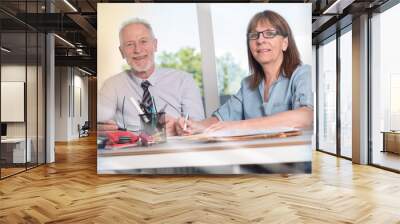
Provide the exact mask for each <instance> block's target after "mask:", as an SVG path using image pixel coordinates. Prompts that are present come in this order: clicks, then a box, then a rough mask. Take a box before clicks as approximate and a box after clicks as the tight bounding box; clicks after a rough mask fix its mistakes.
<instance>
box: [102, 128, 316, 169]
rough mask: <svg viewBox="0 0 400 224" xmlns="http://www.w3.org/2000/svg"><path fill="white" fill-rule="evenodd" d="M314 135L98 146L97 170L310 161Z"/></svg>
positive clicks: (308, 133) (174, 138) (180, 139)
mask: <svg viewBox="0 0 400 224" xmlns="http://www.w3.org/2000/svg"><path fill="white" fill-rule="evenodd" d="M311 137H312V133H310V132H305V133H303V134H302V135H300V136H293V137H287V138H267V139H257V140H250V141H235V142H213V143H204V142H193V141H188V140H185V139H184V138H179V137H173V138H169V139H168V142H167V143H164V144H158V145H153V146H149V147H131V148H125V149H114V150H98V158H97V165H98V172H99V173H109V172H110V171H118V170H130V169H147V168H171V167H207V166H226V165H240V164H277V163H295V162H310V161H311V158H312V150H311Z"/></svg>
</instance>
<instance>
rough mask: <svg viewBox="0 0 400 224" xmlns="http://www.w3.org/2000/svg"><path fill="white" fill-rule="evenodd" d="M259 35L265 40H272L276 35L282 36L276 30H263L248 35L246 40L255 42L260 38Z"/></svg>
mask: <svg viewBox="0 0 400 224" xmlns="http://www.w3.org/2000/svg"><path fill="white" fill-rule="evenodd" d="M260 34H262V35H263V36H264V38H267V39H272V38H274V37H276V36H277V35H281V36H284V35H283V34H282V33H281V32H279V31H278V30H264V31H260V32H251V33H248V34H247V38H248V39H249V40H257V39H258V38H259V37H260Z"/></svg>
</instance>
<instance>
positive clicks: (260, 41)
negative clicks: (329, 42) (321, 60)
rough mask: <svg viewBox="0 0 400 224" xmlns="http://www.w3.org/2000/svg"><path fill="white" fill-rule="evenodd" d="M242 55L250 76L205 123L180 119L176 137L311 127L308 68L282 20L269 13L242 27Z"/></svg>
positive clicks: (311, 110)
mask: <svg viewBox="0 0 400 224" xmlns="http://www.w3.org/2000/svg"><path fill="white" fill-rule="evenodd" d="M247 52H248V59H249V65H250V72H251V75H250V76H248V77H246V78H245V79H244V80H242V83H241V87H240V90H239V91H238V93H236V94H235V95H233V96H232V97H231V98H230V99H229V100H228V101H227V102H226V103H225V104H224V105H222V106H220V107H219V108H218V109H217V110H216V111H215V112H214V113H213V115H212V117H210V118H208V119H206V120H203V121H198V122H195V121H185V119H183V118H180V119H179V120H178V122H177V123H176V130H177V133H178V134H180V135H185V134H193V133H195V132H201V131H216V130H221V129H271V128H279V127H295V128H309V127H311V126H312V121H313V95H312V87H311V68H310V66H308V65H303V64H302V62H301V60H300V55H299V52H298V50H297V47H296V43H295V41H294V38H293V35H292V32H291V29H290V27H289V25H288V23H287V22H286V21H285V19H284V18H283V17H282V16H280V15H279V14H277V13H275V12H273V11H269V10H266V11H263V12H260V13H257V14H256V15H254V16H253V18H252V19H251V20H250V23H249V25H248V27H247ZM185 123H186V124H185Z"/></svg>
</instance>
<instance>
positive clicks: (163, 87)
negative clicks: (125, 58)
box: [97, 68, 204, 130]
mask: <svg viewBox="0 0 400 224" xmlns="http://www.w3.org/2000/svg"><path fill="white" fill-rule="evenodd" d="M147 80H148V81H149V82H150V84H151V86H149V91H150V94H151V95H152V96H153V98H154V101H155V105H156V108H157V110H158V111H160V110H162V108H165V112H166V113H167V114H168V115H170V116H172V117H180V116H183V115H186V113H188V114H189V118H190V119H193V120H201V119H204V107H203V103H202V100H201V95H200V90H199V88H198V87H197V86H196V83H195V82H194V79H193V78H192V75H190V74H189V73H186V72H183V71H178V70H175V69H170V68H156V69H155V70H154V73H153V74H151V75H150V77H149V78H148V79H147ZM142 81H144V80H142V79H140V78H138V77H136V76H135V75H134V74H132V73H131V71H124V72H121V73H119V74H117V75H115V76H113V77H111V78H109V79H107V80H106V81H105V82H104V85H103V87H102V88H101V90H100V92H99V96H98V99H99V103H98V108H97V117H98V119H97V120H98V121H99V122H102V121H108V120H114V121H116V122H117V124H118V126H119V127H125V128H128V129H129V130H138V129H139V128H140V120H139V116H138V114H139V113H138V111H137V109H136V108H135V106H134V105H133V104H132V102H131V100H130V98H131V97H133V99H134V100H136V102H138V101H139V102H141V101H142V97H143V89H142V87H141V86H140V84H141V83H142Z"/></svg>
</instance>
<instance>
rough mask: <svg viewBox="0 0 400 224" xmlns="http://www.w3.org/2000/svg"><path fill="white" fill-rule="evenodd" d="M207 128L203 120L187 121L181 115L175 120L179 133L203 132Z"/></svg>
mask: <svg viewBox="0 0 400 224" xmlns="http://www.w3.org/2000/svg"><path fill="white" fill-rule="evenodd" d="M185 123H186V124H185ZM205 129H206V127H205V126H204V124H202V123H201V121H193V120H186V121H185V119H184V118H183V117H180V118H178V120H177V122H175V130H176V134H177V135H193V134H197V133H201V132H203V131H204V130H205Z"/></svg>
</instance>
